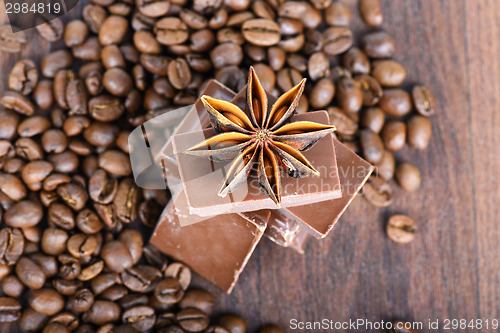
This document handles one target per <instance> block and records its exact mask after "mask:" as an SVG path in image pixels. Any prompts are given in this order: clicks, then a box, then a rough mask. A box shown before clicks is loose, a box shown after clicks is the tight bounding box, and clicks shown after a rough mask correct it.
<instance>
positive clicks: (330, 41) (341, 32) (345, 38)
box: [323, 27, 353, 56]
mask: <svg viewBox="0 0 500 333" xmlns="http://www.w3.org/2000/svg"><path fill="white" fill-rule="evenodd" d="M323 41H324V42H323V43H324V44H323V51H324V52H325V53H326V54H328V55H330V56H335V55H338V54H341V53H344V52H345V51H347V50H348V49H349V48H350V47H351V46H352V43H353V36H352V31H351V30H350V29H349V28H345V27H331V28H328V29H326V30H325V31H324V32H323Z"/></svg>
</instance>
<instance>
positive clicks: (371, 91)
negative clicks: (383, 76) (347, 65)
mask: <svg viewBox="0 0 500 333" xmlns="http://www.w3.org/2000/svg"><path fill="white" fill-rule="evenodd" d="M354 79H355V81H356V82H357V83H358V84H359V87H360V89H361V94H362V95H363V105H364V106H374V105H375V104H377V103H378V102H379V101H380V98H381V97H382V94H383V90H382V87H381V86H380V84H379V83H378V81H377V80H375V79H374V78H373V77H372V76H370V75H367V74H362V75H358V76H356V77H355V78H354Z"/></svg>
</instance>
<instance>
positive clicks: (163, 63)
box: [141, 54, 170, 76]
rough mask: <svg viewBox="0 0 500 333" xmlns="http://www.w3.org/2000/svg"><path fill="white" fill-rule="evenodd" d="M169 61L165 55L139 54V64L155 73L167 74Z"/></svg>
mask: <svg viewBox="0 0 500 333" xmlns="http://www.w3.org/2000/svg"><path fill="white" fill-rule="evenodd" d="M169 62H170V60H169V58H167V57H165V56H159V55H150V54H141V65H142V66H144V68H145V69H146V70H147V71H148V72H150V73H153V74H156V75H162V76H165V75H167V74H168V64H169Z"/></svg>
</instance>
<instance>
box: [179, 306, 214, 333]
mask: <svg viewBox="0 0 500 333" xmlns="http://www.w3.org/2000/svg"><path fill="white" fill-rule="evenodd" d="M176 320H177V322H178V323H179V325H180V326H181V327H182V328H183V329H184V330H186V331H188V332H201V331H203V330H205V329H206V328H207V327H208V325H209V324H210V319H209V318H208V316H207V315H206V314H205V313H203V312H202V311H200V310H198V309H184V310H181V311H179V313H177V316H176Z"/></svg>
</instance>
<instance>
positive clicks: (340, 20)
mask: <svg viewBox="0 0 500 333" xmlns="http://www.w3.org/2000/svg"><path fill="white" fill-rule="evenodd" d="M316 1H319V0H316ZM330 3H331V1H330ZM325 9H326V10H325V22H326V24H328V25H330V26H332V27H337V26H343V27H348V26H349V25H350V23H351V10H350V9H349V7H348V6H347V5H346V4H345V3H344V2H343V1H334V2H333V3H331V5H330V6H329V7H327V8H325Z"/></svg>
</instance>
